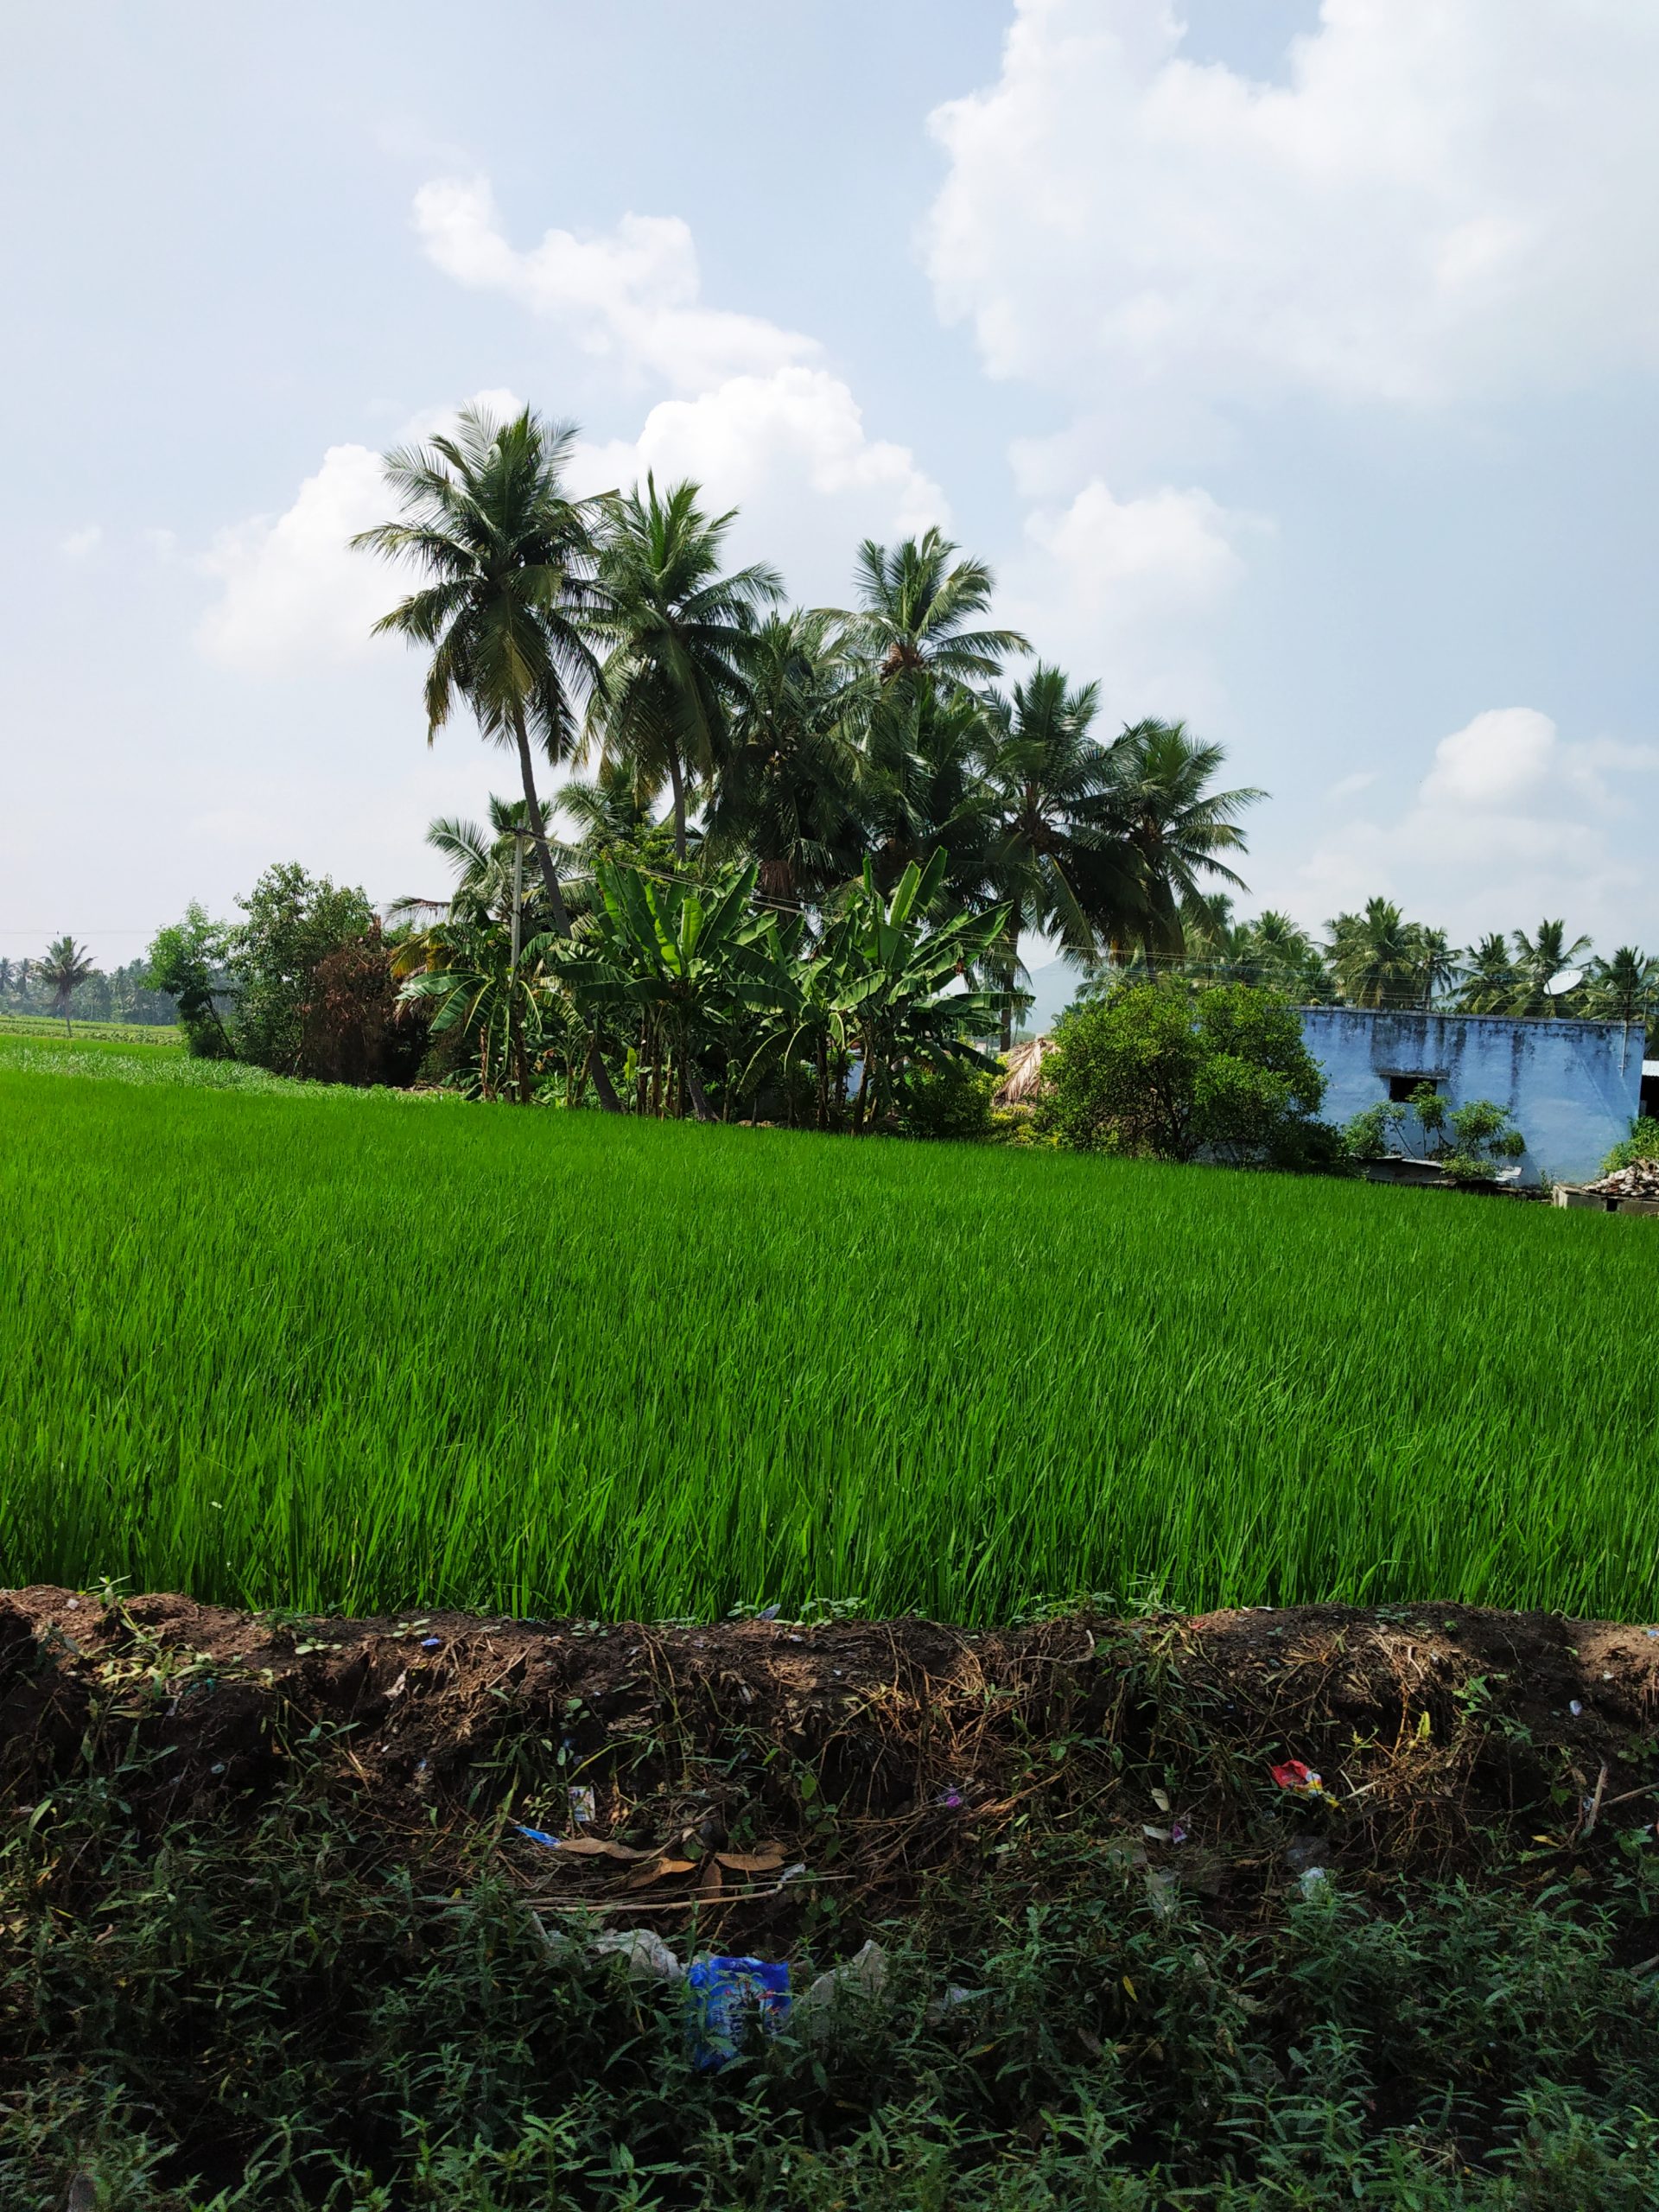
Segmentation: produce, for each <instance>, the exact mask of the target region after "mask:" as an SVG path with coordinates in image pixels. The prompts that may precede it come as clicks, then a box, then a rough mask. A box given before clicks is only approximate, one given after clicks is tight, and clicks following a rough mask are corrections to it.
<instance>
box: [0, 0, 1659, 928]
mask: <svg viewBox="0 0 1659 2212" xmlns="http://www.w3.org/2000/svg"><path fill="white" fill-rule="evenodd" d="M9 45H10V67H9V69H8V71H7V73H6V78H5V82H4V85H3V86H0V170H3V175H0V185H3V189H4V192H5V194H6V205H7V206H8V207H9V208H10V211H11V215H12V220H11V222H10V225H9V226H7V230H6V234H5V236H4V238H3V241H0V258H3V283H4V294H5V297H6V300H7V302H8V307H9V310H10V311H9V315H8V318H7V320H8V324H9V328H10V343H9V344H8V346H6V347H5V348H4V349H3V353H0V382H3V385H4V386H5V387H6V398H7V401H8V406H7V417H8V420H9V422H10V425H11V429H12V437H11V447H10V455H9V464H10V465H9V469H8V478H9V482H8V493H9V496H8V499H7V512H8V517H9V520H10V528H9V529H8V530H7V531H5V532H4V535H3V551H0V562H3V592H0V607H3V614H0V621H3V623H4V626H5V639H4V644H5V652H6V660H7V666H8V671H9V675H10V683H9V685H8V691H7V700H6V708H5V715H4V728H5V731H6V736H5V740H4V743H3V763H0V766H3V771H4V783H3V788H4V792H5V798H4V800H3V802H0V950H7V951H9V952H10V953H12V954H13V955H14V956H16V955H19V954H23V953H30V952H35V951H37V950H39V949H40V947H41V944H43V942H44V940H45V938H47V937H48V935H52V934H55V933H57V932H58V931H61V930H65V929H68V930H72V931H74V932H75V933H76V934H77V935H79V936H80V937H82V938H88V939H90V940H91V942H92V945H93V947H94V950H96V951H97V953H98V954H99V957H102V958H104V959H105V960H109V961H112V960H118V959H122V958H126V957H131V956H132V955H133V954H134V953H135V952H137V951H138V950H141V949H142V947H143V944H144V942H145V941H146V939H147V938H148V937H149V934H150V932H151V931H153V929H154V928H155V927H156V925H157V924H158V923H160V922H162V921H163V920H165V919H168V918H171V917H172V916H173V915H175V914H176V912H178V911H179V910H180V908H181V906H182V905H183V904H184V902H185V900H186V899H188V898H191V897H200V898H201V899H204V900H206V901H207V904H208V905H209V906H212V907H213V908H215V909H216V910H218V911H220V912H225V911H228V910H229V908H230V906H231V902H232V899H233V898H234V896H235V894H236V893H238V891H240V890H244V889H245V888H246V887H248V885H249V884H250V883H251V881H252V880H253V878H254V876H255V875H256V874H257V873H258V871H259V870H260V868H262V867H264V865H265V864H266V863H267V862H269V861H273V860H277V859H286V858H298V859H300V860H302V861H304V862H305V863H306V864H307V865H308V867H310V868H314V869H320V870H321V869H326V870H327V871H329V872H330V873H332V874H334V875H336V876H337V877H339V876H343V877H346V878H348V879H350V880H353V881H360V882H362V883H363V884H364V885H365V887H367V889H368V890H369V891H370V893H371V894H372V895H373V896H375V897H377V898H387V897H391V896H392V895H395V894H397V893H403V892H409V891H414V892H433V891H435V890H438V889H440V888H442V872H441V871H440V870H438V869H437V868H436V867H435V862H434V861H433V859H432V857H431V856H430V855H428V854H426V852H425V851H424V849H423V844H422V841H421V833H422V829H423V825H424V823H426V821H427V820H428V819H429V817H430V816H431V815H433V814H434V813H436V812H440V811H454V810H476V809H477V808H478V807H479V806H480V803H481V800H482V798H483V795H484V793H485V792H486V791H487V790H488V789H489V787H490V784H491V780H492V774H493V776H494V779H495V780H496V782H497V783H498V784H501V785H505V783H506V782H507V781H508V780H509V779H507V778H506V777H505V775H504V774H503V772H502V769H503V765H504V764H501V763H499V761H498V760H495V759H493V757H492V756H490V755H487V754H486V753H484V752H483V750H482V748H481V747H480V746H479V745H478V743H477V741H476V739H475V738H474V735H473V734H472V733H471V732H470V731H469V730H468V729H466V728H462V727H460V726H457V727H455V728H452V729H451V730H450V731H448V733H446V734H444V735H443V736H442V738H441V739H440V741H439V743H438V745H437V747H435V749H434V750H433V751H431V752H430V753H429V752H428V750H427V748H426V746H425V742H424V733H423V723H422V719H421V715H420V711H419V704H418V697H417V687H418V673H417V670H416V666H415V665H414V664H413V663H412V662H411V661H410V659H409V658H407V657H406V656H405V655H404V653H403V652H402V651H401V650H400V649H399V648H397V646H395V645H390V644H386V643H379V644H372V643H371V642H370V641H369V640H368V639H367V637H366V629H367V625H368V622H369V620H371V619H372V615H373V614H374V613H376V612H378V610H379V608H380V607H382V606H384V605H385V604H386V603H389V599H390V596H391V594H392V592H393V591H394V589H395V585H394V583H393V581H392V579H391V577H390V576H389V575H387V574H386V573H385V572H384V571H377V570H375V569H374V568H373V567H372V564H369V563H365V561H364V560H363V559H362V558H361V557H360V556H347V555H346V553H345V551H344V550H343V545H342V540H343V538H344V537H345V536H346V533H347V532H348V531H351V530H353V529H356V528H359V527H361V526H362V524H364V523H365V522H366V521H369V520H372V519H374V518H376V516H377V515H378V513H379V512H382V511H383V501H382V499H381V497H380V494H379V491H378V483H377V480H376V461H375V456H376V455H377V454H378V452H379V451H380V450H381V449H382V448H384V447H385V445H387V444H388V443H391V442H394V441H395V440H397V439H398V438H399V437H401V436H403V435H406V434H407V433H408V432H409V431H410V429H411V428H416V429H418V428H419V427H421V426H422V425H423V424H429V423H435V422H436V421H438V420H440V419H442V416H443V414H444V411H445V410H448V409H451V408H453V407H454V404H456V403H458V402H459V401H461V400H462V399H464V398H467V397H469V396H472V395H475V394H478V393H480V392H483V393H496V394H500V395H504V396H505V395H512V396H514V397H516V398H518V399H529V400H532V401H534V402H535V403H536V404H537V405H538V406H540V407H543V408H544V409H546V410H549V411H550V412H552V413H555V414H557V415H561V416H571V417H574V418H575V420H577V421H578V422H579V423H581V424H582V430H583V435H584V448H583V452H582V461H581V468H582V474H583V480H584V482H585V483H588V484H590V485H591V486H593V487H594V488H598V487H599V486H601V485H602V484H606V483H610V482H615V481H619V480H626V478H627V477H628V476H629V475H631V474H632V473H633V472H634V471H636V470H637V469H639V467H641V466H642V465H645V464H646V463H649V464H651V465H654V466H656V467H658V471H659V473H661V472H664V471H667V472H670V473H676V472H679V471H689V472H690V473H692V474H698V475H700V476H702V477H703V478H704V479H705V480H706V481H707V482H708V484H709V489H710V492H711V493H712V494H713V495H714V496H715V497H716V498H718V499H720V500H721V502H722V503H723V504H729V503H732V502H736V503H737V504H739V505H741V508H742V510H743V516H742V520H741V524H740V525H739V531H738V540H737V548H736V550H739V551H741V553H742V554H743V555H744V556H753V555H756V554H760V553H765V554H767V555H769V556H772V557H774V558H776V559H778V560H779V561H780V562H781V563H782V565H783V566H784V568H785V573H786V575H787V576H788V578H789V581H790V582H791V587H792V588H793V589H794V590H795V591H796V592H797V593H798V594H799V595H800V596H802V597H804V598H810V599H814V600H827V601H830V602H832V603H833V602H835V601H838V600H839V599H840V598H841V597H842V594H843V593H844V591H845V589H846V579H847V575H848V570H849V557H850V554H851V550H852V548H853V546H854V544H855V542H856V540H857V539H858V538H859V537H861V536H863V535H865V534H867V533H868V534H872V535H874V536H877V537H889V538H890V537H893V535H895V534H897V533H898V532H899V531H901V530H903V529H906V528H910V527H913V526H915V525H916V524H919V523H920V522H922V521H925V520H927V519H931V518H936V517H937V518H944V519H945V520H947V521H948V523H949V525H950V529H951V531H952V534H953V535H955V536H956V537H958V538H960V539H961V540H962V542H963V543H965V544H966V545H968V546H969V547H971V548H972V549H973V550H975V551H976V552H977V553H980V554H982V555H983V556H985V557H987V558H988V559H989V560H991V561H992V562H993V563H994V564H995V567H996V568H997V570H998V572H999V575H1000V576H1001V579H1002V599H1003V605H1004V611H1005V613H1006V615H1007V618H1008V619H1010V620H1014V621H1016V622H1018V623H1019V624H1020V626H1023V627H1024V628H1026V629H1027V631H1028V632H1030V633H1031V635H1032V636H1033V639H1035V641H1036V642H1037V644H1038V645H1039V649H1040V650H1041V651H1042V652H1044V653H1045V654H1046V655H1048V656H1050V657H1053V658H1060V659H1061V660H1062V661H1063V662H1064V663H1065V664H1066V665H1067V666H1068V667H1069V668H1071V670H1072V671H1073V672H1074V673H1075V674H1077V675H1078V676H1084V675H1090V676H1098V677H1100V678H1101V680H1102V683H1103V690H1104V694H1105V697H1106V700H1107V702H1108V705H1109V709H1110V710H1111V712H1112V714H1113V715H1138V714H1141V713H1159V714H1163V715H1186V716H1187V717H1189V719H1190V720H1191V721H1192V723H1193V725H1194V726H1195V727H1196V728H1199V729H1200V730H1202V731H1203V732H1204V733H1205V734H1209V735H1212V736H1215V737H1217V738H1218V739H1220V740H1222V741H1224V743H1225V744H1226V745H1227V747H1228V748H1229V752H1230V766H1231V770H1232V772H1234V774H1235V775H1236V780H1238V781H1240V782H1243V783H1251V784H1259V785H1265V786H1266V787H1267V788H1268V790H1269V791H1271V792H1272V794H1273V796H1272V798H1271V800H1270V801H1269V802H1268V803H1267V804H1264V805H1263V806H1262V807H1261V808H1259V809H1258V810H1256V812H1255V817H1254V819H1253V822H1252V825H1251V855H1250V858H1249V862H1248V863H1247V865H1246V868H1245V873H1246V874H1247V876H1248V877H1249V881H1250V883H1251V886H1252V896H1251V898H1250V899H1249V901H1248V902H1247V904H1248V905H1249V906H1260V905H1266V904H1272V905H1277V906H1287V907H1289V908H1290V909H1291V910H1292V911H1293V912H1295V913H1297V914H1298V915H1299V916H1300V918H1303V919H1304V920H1305V921H1306V922H1307V923H1309V924H1310V925H1319V924H1320V923H1322V922H1323V921H1324V920H1325V918H1326V917H1327V916H1328V915H1330V914H1331V913H1333V912H1336V911H1337V909H1338V906H1342V905H1344V904H1352V903H1354V902H1356V901H1357V900H1358V899H1363V897H1364V896H1365V895H1366V894H1367V893H1370V892H1372V891H1380V892H1386V893H1389V894H1390V895H1393V896H1395V897H1397V898H1399V899H1402V901H1403V902H1404V903H1405V904H1406V905H1407V906H1408V909H1409V910H1410V911H1411V912H1413V913H1414V914H1416V915H1418V916H1419V917H1420V918H1423V919H1425V920H1427V921H1430V922H1433V923H1436V924H1440V925H1445V926H1446V927H1448V928H1450V929H1451V930H1452V931H1453V933H1454V934H1455V935H1456V936H1458V937H1459V938H1461V939H1463V940H1465V941H1467V940H1468V939H1470V938H1472V937H1473V936H1474V935H1476V934H1478V933H1479V932H1480V931H1484V930H1485V929H1489V928H1493V927H1512V926H1515V925H1527V926H1530V925H1532V924H1533V923H1535V921H1536V920H1537V918H1539V916H1540V915H1541V914H1543V913H1546V912H1548V913H1550V914H1557V913H1564V914H1565V915H1566V916H1567V919H1568V922H1569V924H1570V925H1572V927H1573V929H1574V930H1587V931H1591V932H1592V933H1593V935H1594V936H1595V938H1596V939H1597V941H1598V944H1600V945H1601V946H1602V947H1603V949H1611V946H1612V945H1613V944H1617V943H1621V942H1630V941H1635V942H1637V943H1642V944H1646V945H1647V946H1648V947H1649V949H1659V870H1656V868H1655V867H1654V866H1653V861H1652V854H1653V849H1654V842H1655V840H1654V826H1655V817H1656V800H1659V714H1656V711H1655V706H1654V699H1655V677H1656V665H1655V662H1656V649H1655V625H1654V619H1653V615H1654V607H1655V601H1656V582H1659V575H1656V569H1659V556H1656V553H1655V550H1654V533H1653V529H1652V524H1651V519H1650V518H1651V516H1652V514H1653V512H1654V508H1655V504H1656V499H1655V495H1656V491H1659V466H1656V456H1655V442H1654V438H1653V435H1652V429H1651V424H1652V418H1653V414H1654V401H1655V380H1656V367H1659V282H1656V279H1659V266H1656V264H1659V220H1656V215H1655V212H1654V211H1655V208H1656V206H1659V194H1656V189H1655V188H1656V185H1659V143H1656V141H1655V138H1654V134H1653V132H1652V130H1651V127H1650V118H1651V116H1652V113H1653V111H1654V107H1655V102H1656V99H1659V10H1654V9H1653V8H1652V7H1651V5H1650V4H1649V0H1460V4H1459V6H1458V7H1457V8H1454V9H1448V8H1446V6H1445V4H1444V0H1325V6H1324V7H1323V9H1322V10H1321V9H1320V8H1319V6H1318V5H1316V4H1312V0H1307V3H1306V4H1304V0H1253V4H1252V5H1251V6H1250V7H1249V8H1241V7H1239V6H1237V5H1236V0H1204V4H1200V0H1188V4H1186V5H1185V8H1179V7H1176V6H1173V5H1169V4H1165V0H1024V4H1021V5H1019V6H1017V7H1016V6H1015V5H1014V0H996V3H995V4H993V3H992V0H905V4H902V5H899V6H894V5H893V4H892V0H887V4H886V5H884V6H879V7H878V6H875V5H870V4H864V0H837V4H836V5H835V6H833V7H832V6H829V5H828V4H819V0H715V4H713V5H704V6H702V7H698V8H693V7H691V6H690V5H689V4H665V0H657V3H656V4H650V0H634V4H632V5H631V6H630V7H628V8H626V9H613V10H593V9H591V8H589V9H582V10H577V9H575V8H574V7H567V6H565V5H563V4H560V0H542V4H539V5H535V6H531V5H518V4H511V0H482V4H479V5H475V6H474V7H473V8H471V9H469V10H466V11H465V12H464V15H463V16H458V15H457V13H456V11H455V10H449V9H445V10H440V9H439V8H437V7H435V6H432V5H429V4H425V0H404V4H403V5H400V6H398V7H396V8H393V7H391V6H390V5H383V4H379V3H378V0H355V4H353V7H352V8H351V9H349V10H342V9H340V8H338V7H331V6H322V5H312V4H304V0H300V3H299V4H295V0H290V4H289V5H288V6H287V7H285V8H284V9H283V10H280V11H272V10H258V11H257V10H226V9H223V8H221V7H217V6H207V5H205V4H198V0H169V4H168V5H167V6H165V7H158V8H149V9H145V10H136V9H131V8H127V7H118V6H115V5H92V4H77V0H60V4H59V5H57V6H55V7H54V8H53V9H51V10H29V11H24V10H16V11H14V13H13V16H12V19H11V22H10V26H9Z"/></svg>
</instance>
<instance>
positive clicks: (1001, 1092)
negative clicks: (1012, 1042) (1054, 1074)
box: [991, 1037, 1054, 1106]
mask: <svg viewBox="0 0 1659 2212" xmlns="http://www.w3.org/2000/svg"><path fill="white" fill-rule="evenodd" d="M1053 1049H1054V1039H1052V1037H1033V1038H1030V1039H1027V1042H1026V1043H1025V1044H1023V1045H1016V1046H1014V1050H1013V1052H1010V1053H1009V1055H1008V1068H1007V1074H1006V1075H1005V1076H1004V1077H1003V1078H1002V1080H1001V1083H999V1084H997V1086H996V1089H995V1090H994V1091H993V1092H992V1093H991V1103H992V1105H993V1106H1028V1105H1029V1104H1030V1103H1031V1102H1032V1100H1033V1098H1035V1097H1036V1096H1037V1093H1038V1092H1039V1090H1041V1089H1042V1087H1043V1062H1044V1061H1045V1059H1046V1058H1047V1057H1048V1055H1049V1053H1050V1052H1052V1051H1053Z"/></svg>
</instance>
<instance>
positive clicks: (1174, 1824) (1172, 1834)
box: [1169, 1821, 1186, 1843]
mask: <svg viewBox="0 0 1659 2212" xmlns="http://www.w3.org/2000/svg"><path fill="white" fill-rule="evenodd" d="M1169 1840H1170V1841H1171V1842H1172V1843H1185V1841H1186V1830H1185V1828H1184V1827H1182V1826H1181V1824H1180V1822H1179V1821H1171V1822H1170V1824H1169Z"/></svg>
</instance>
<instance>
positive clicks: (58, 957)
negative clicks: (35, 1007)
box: [35, 937, 92, 1029]
mask: <svg viewBox="0 0 1659 2212" xmlns="http://www.w3.org/2000/svg"><path fill="white" fill-rule="evenodd" d="M35 974H36V975H37V976H39V977H40V979H41V982H43V983H44V984H45V985H46V987H47V988H48V990H49V991H50V992H51V994H52V1011H53V1013H54V1014H60V1015H61V1017H62V1020H63V1026H64V1027H65V1028H66V1029H73V1024H72V1023H71V1021H70V1020H69V1001H70V1000H71V999H72V998H73V996H74V995H75V993H76V992H77V991H78V990H79V988H80V986H81V985H82V984H83V983H84V982H86V978H87V977H88V976H90V975H91V974H92V955H91V954H90V953H89V952H88V951H87V950H86V946H85V945H84V944H76V943H75V940H74V939H73V938H72V937H60V938H55V939H54V942H53V943H52V944H48V946H47V948H46V957H45V959H44V960H42V961H41V962H40V963H39V964H38V966H37V967H36V969H35Z"/></svg>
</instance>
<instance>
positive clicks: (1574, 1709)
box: [1567, 1697, 1584, 1720]
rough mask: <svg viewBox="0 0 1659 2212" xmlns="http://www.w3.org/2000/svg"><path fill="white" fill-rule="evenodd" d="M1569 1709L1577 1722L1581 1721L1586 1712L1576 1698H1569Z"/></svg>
mask: <svg viewBox="0 0 1659 2212" xmlns="http://www.w3.org/2000/svg"><path fill="white" fill-rule="evenodd" d="M1567 1711H1568V1712H1569V1713H1571V1714H1572V1716H1573V1719H1575V1720H1577V1719H1580V1717H1581V1716H1582V1714H1583V1712H1584V1707H1583V1706H1582V1705H1580V1702H1579V1700H1578V1699H1577V1698H1575V1697H1574V1698H1569V1699H1568V1700H1567Z"/></svg>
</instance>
